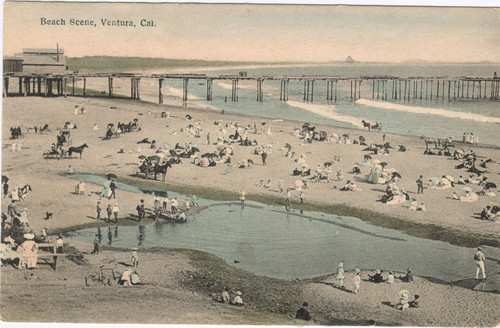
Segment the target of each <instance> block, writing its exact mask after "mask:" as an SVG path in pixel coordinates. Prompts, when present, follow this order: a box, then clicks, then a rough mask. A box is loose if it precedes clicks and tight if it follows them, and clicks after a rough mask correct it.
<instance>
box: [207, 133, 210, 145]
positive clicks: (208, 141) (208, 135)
mask: <svg viewBox="0 0 500 328" xmlns="http://www.w3.org/2000/svg"><path fill="white" fill-rule="evenodd" d="M207 145H210V132H208V133H207Z"/></svg>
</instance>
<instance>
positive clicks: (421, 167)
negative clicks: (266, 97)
mask: <svg viewBox="0 0 500 328" xmlns="http://www.w3.org/2000/svg"><path fill="white" fill-rule="evenodd" d="M76 105H78V106H80V107H81V106H83V107H85V109H86V113H85V114H83V115H82V114H80V113H78V114H77V115H75V111H74V108H75V106H76ZM161 112H168V115H167V116H168V117H167V118H163V117H161ZM186 115H190V116H191V117H192V119H191V120H187V119H186ZM135 118H137V119H138V120H139V124H140V126H141V131H139V132H132V133H123V134H122V135H121V136H120V137H118V138H112V139H109V140H102V139H103V137H104V135H105V132H106V125H107V124H108V123H114V124H117V123H118V122H119V121H120V122H129V121H132V120H134V119H135ZM219 120H221V121H219ZM216 121H217V122H219V123H218V124H217V125H215V124H214V122H216ZM65 122H71V123H73V124H76V126H77V128H76V129H72V130H71V138H70V142H71V146H79V145H82V144H84V143H85V144H87V145H88V148H87V149H85V150H84V151H83V154H82V159H79V157H78V155H74V158H71V159H44V158H43V156H42V154H43V153H44V152H45V151H47V150H49V149H50V145H51V144H52V143H53V142H56V136H57V135H58V133H59V131H60V130H61V129H62V127H63V125H64V123H65ZM262 122H266V126H268V125H269V123H270V122H271V120H268V119H266V120H265V121H264V120H262V119H261V118H258V117H251V116H244V115H235V114H229V113H227V112H226V113H224V114H222V113H220V112H218V111H214V110H213V109H210V110H207V109H203V108H192V107H176V106H172V105H169V104H166V105H162V106H159V105H155V104H148V103H141V102H136V101H127V100H116V99H113V100H110V99H105V98H79V97H68V98H62V97H61V98H38V97H18V98H4V99H3V129H2V131H3V135H2V141H3V144H2V174H3V175H6V176H8V178H9V185H10V187H11V188H12V187H15V186H18V187H21V186H24V185H26V184H29V185H30V186H31V188H32V192H30V193H28V194H27V197H26V199H25V200H24V201H23V202H24V205H25V206H26V207H27V208H28V213H29V220H30V221H29V222H30V228H31V229H32V230H33V232H34V233H35V234H37V233H39V232H40V231H41V229H42V228H44V227H45V228H47V229H48V231H49V233H50V232H54V231H55V230H56V229H62V228H70V227H73V226H77V225H82V224H93V223H96V220H95V215H96V213H95V207H96V203H97V201H98V200H99V195H98V194H99V193H100V192H101V189H102V186H101V185H96V184H92V183H86V191H85V195H84V196H80V195H76V194H75V193H74V189H75V184H76V183H77V182H78V181H77V180H75V179H74V178H73V177H72V176H71V175H68V174H67V172H68V166H69V165H71V166H72V167H73V169H74V171H75V172H84V173H93V174H98V175H106V174H109V173H113V174H115V175H116V176H117V177H118V178H124V179H136V181H142V182H144V181H145V180H144V179H143V178H142V177H135V176H133V172H134V171H135V170H136V169H137V167H138V156H140V155H144V156H152V155H155V154H157V153H156V150H157V149H150V148H149V144H138V143H137V142H138V141H140V140H143V139H144V138H148V139H149V140H150V141H151V140H156V143H157V145H158V147H162V145H163V144H164V143H168V144H169V145H170V146H171V147H174V146H175V145H176V144H177V143H178V144H179V145H182V146H184V145H185V144H187V143H190V142H192V143H193V144H194V145H196V147H197V148H199V150H200V154H204V153H209V152H213V151H215V149H216V147H217V146H216V145H214V143H216V142H217V135H218V133H219V132H220V129H221V128H224V129H226V130H227V132H228V133H227V134H228V135H229V134H232V133H234V131H235V129H236V128H235V127H234V124H235V123H237V124H238V126H240V127H247V126H250V127H253V126H254V124H255V125H256V126H257V127H258V129H257V133H256V134H255V133H254V131H253V129H250V130H249V131H248V132H247V133H248V137H249V139H250V140H254V139H255V140H256V141H257V143H258V145H267V146H268V149H269V150H270V151H269V152H268V156H267V159H266V162H267V165H262V160H261V156H259V155H256V154H254V153H253V151H254V149H255V148H256V147H253V146H250V147H247V146H240V145H239V144H237V143H234V144H232V145H231V146H232V147H233V152H234V155H233V156H232V172H231V173H230V174H226V165H224V164H218V165H216V166H215V167H200V166H196V165H194V164H192V162H191V161H192V159H182V163H181V164H174V165H173V166H172V168H170V169H169V170H168V172H167V177H166V183H168V184H169V185H175V186H179V188H181V189H182V187H183V186H188V187H189V186H191V187H198V188H212V189H211V190H221V191H226V192H233V193H235V195H236V193H238V192H240V191H241V190H244V191H245V193H246V194H247V197H248V198H249V199H252V197H264V198H266V197H267V198H268V199H269V201H270V202H274V203H281V202H282V203H283V204H284V202H285V198H286V191H285V192H280V191H279V188H278V181H279V180H283V187H284V189H285V190H286V189H287V188H294V187H296V180H298V179H304V180H308V179H309V177H297V176H293V175H292V171H293V170H294V169H296V168H302V167H303V166H302V164H301V163H302V162H304V164H307V167H308V168H310V169H311V171H314V169H315V168H316V167H317V166H318V165H321V166H323V164H324V163H325V162H333V164H332V173H331V174H330V179H331V181H330V182H328V183H325V182H313V181H308V187H307V189H304V190H303V194H304V196H305V203H306V205H307V206H309V208H311V207H312V208H313V207H314V206H318V207H320V206H323V207H324V206H329V205H332V206H333V205H342V206H347V207H350V208H355V209H361V210H365V211H372V212H374V213H380V214H383V215H386V216H390V217H393V218H395V219H399V220H403V221H405V222H411V223H417V224H423V225H430V226H433V227H437V228H446V229H451V230H454V231H458V232H461V233H465V234H467V233H474V236H475V238H479V239H476V240H482V239H481V238H484V240H488V241H489V243H491V245H498V240H499V237H500V225H499V223H498V221H497V222H495V221H487V220H480V219H478V216H479V213H480V212H481V210H482V209H483V208H484V207H485V206H487V205H490V204H491V203H492V202H498V196H497V195H494V196H493V195H491V196H487V195H485V196H480V197H479V199H478V200H477V201H476V202H471V203H466V202H460V201H457V200H453V199H452V194H453V192H454V191H456V192H457V194H459V195H460V196H462V195H464V194H465V192H464V191H463V190H462V186H456V187H454V188H450V189H431V188H429V186H428V184H427V182H428V180H429V179H430V178H432V177H442V176H443V175H451V176H452V177H453V178H454V179H455V181H456V180H457V179H458V177H459V176H460V175H463V176H464V177H468V175H469V173H468V172H465V170H463V169H462V170H458V169H455V166H456V165H458V164H460V162H458V161H456V160H454V159H453V157H448V156H429V155H424V154H423V152H424V150H425V144H424V142H423V141H422V140H420V139H417V138H411V137H406V136H399V135H391V134H387V133H384V132H383V131H382V132H379V131H366V130H365V131H363V130H352V129H343V128H337V127H329V126H316V129H317V130H323V131H326V132H327V134H328V135H332V134H333V133H334V134H336V135H337V136H342V135H344V134H348V135H349V139H350V140H359V137H360V136H363V137H364V138H365V140H366V144H367V145H370V144H372V143H373V144H383V143H385V142H389V143H390V144H391V145H392V146H393V147H394V149H391V151H390V154H388V155H374V154H371V153H368V152H366V151H363V149H364V148H366V146H361V145H359V144H342V143H336V142H329V141H325V142H318V141H313V142H312V143H310V144H309V143H305V144H304V143H303V142H302V139H300V137H299V136H297V135H294V132H295V129H296V128H299V129H300V128H301V126H302V124H303V123H304V122H292V121H275V122H272V127H271V133H270V134H269V133H268V132H269V131H267V130H265V131H264V133H261V132H262V129H261V127H262V126H263V125H262ZM44 124H48V126H49V129H50V131H48V132H43V133H36V134H35V133H34V131H33V130H30V131H29V132H27V133H26V131H27V130H26V127H30V126H35V125H36V126H43V125H44ZM95 124H97V130H95V129H94V128H93V127H94V125H95ZM226 124H228V126H227V127H226ZM189 125H193V126H199V127H200V128H201V129H202V133H201V137H200V138H196V137H195V136H194V135H193V134H192V133H191V132H190V131H189ZM15 126H22V127H23V128H22V129H23V133H24V136H23V138H21V139H16V140H12V139H10V127H15ZM207 133H210V136H211V140H210V144H208V142H207ZM384 138H385V140H384ZM226 139H227V136H226ZM13 142H16V143H18V142H20V143H22V149H21V150H20V151H13V150H12V143H13ZM286 144H289V145H290V146H291V148H292V150H293V151H294V152H295V153H296V158H295V159H297V161H296V160H295V159H294V158H290V157H286V156H285V154H286V152H287V149H286V147H285V145H286ZM399 145H404V146H405V147H406V149H407V151H405V152H399V151H398V149H397V148H398V146H399ZM121 148H122V149H123V152H119V150H120V149H121ZM458 148H464V149H465V150H468V149H472V150H473V151H474V152H475V153H476V155H477V157H478V159H484V160H486V159H488V158H491V159H492V161H491V162H489V163H488V168H487V170H488V171H489V173H487V176H488V181H490V182H493V183H496V184H497V185H498V183H500V179H499V175H498V172H500V168H499V161H500V149H497V148H492V147H482V146H481V145H479V146H470V145H462V144H461V143H458V144H455V146H454V148H452V151H453V150H454V149H458ZM301 154H302V159H303V160H299V157H300V155H301ZM366 154H370V155H371V157H372V159H371V161H374V160H378V161H379V162H385V163H387V165H386V167H385V168H384V170H388V171H390V170H391V169H392V170H394V171H397V172H398V173H399V174H400V175H401V177H402V178H401V179H399V181H397V185H398V187H399V188H403V189H404V190H406V191H407V192H408V194H409V197H410V198H416V200H417V201H418V203H419V204H420V203H422V202H423V203H425V206H426V208H427V210H426V211H413V210H410V209H409V207H410V201H406V202H404V203H401V204H393V205H389V204H384V203H382V202H380V201H377V200H379V199H380V197H381V196H382V195H383V194H384V191H385V188H386V186H385V185H384V184H370V183H368V181H367V176H368V174H369V173H370V166H361V165H359V166H358V167H359V168H360V170H361V174H358V175H355V174H349V173H348V172H350V171H351V170H352V168H353V167H354V166H355V165H356V163H362V162H364V161H365V159H364V155H366ZM334 158H337V159H338V158H340V161H334ZM249 159H251V160H252V161H253V162H254V165H252V166H251V167H250V168H244V169H239V168H238V167H237V166H238V163H242V162H243V161H244V160H246V161H247V160H249ZM339 170H342V172H343V178H342V181H338V180H337V178H336V173H337V172H338V171H339ZM419 175H423V176H424V181H425V189H424V193H423V194H417V185H416V183H415V180H416V179H417V178H418V177H419ZM269 179H271V180H272V182H271V186H270V187H269V188H265V187H262V186H259V182H260V181H261V180H264V181H268V180H269ZM347 180H351V181H353V182H355V183H356V185H357V187H358V188H360V189H361V191H359V192H352V191H347V192H344V191H340V189H341V188H342V187H343V186H344V185H345V183H346V181H347ZM158 184H161V182H158ZM468 186H469V187H470V188H471V189H472V190H473V191H474V192H478V191H480V190H482V187H481V186H478V185H477V184H470V185H468ZM495 192H496V190H495ZM214 196H216V195H214ZM299 196H300V191H298V190H293V191H291V200H292V202H293V203H294V205H293V206H297V204H298V203H300V199H299ZM141 198H144V199H145V201H146V204H148V205H149V207H152V203H153V196H146V195H140V194H135V193H131V192H126V191H123V190H117V192H116V199H113V200H108V199H105V198H104V199H102V200H101V202H102V205H103V206H102V207H103V208H105V206H106V205H107V204H108V203H110V204H111V203H113V204H114V203H118V204H119V207H120V217H125V216H130V215H131V214H135V213H136V206H137V204H138V203H139V200H140V199H141ZM234 200H235V201H237V197H236V196H235V199H234ZM9 203H10V199H9V198H7V197H3V198H2V212H4V213H6V212H7V206H8V204H9ZM283 206H284V205H283ZM47 211H48V212H51V213H53V215H52V218H51V219H49V220H44V219H43V218H44V217H45V213H46V212H47ZM441 237H443V236H441ZM446 239H447V238H446V236H444V237H443V238H442V240H446ZM66 243H67V245H66V247H69V248H70V249H72V250H73V251H74V252H75V254H79V258H80V260H78V261H77V260H72V259H71V258H63V259H61V262H60V263H59V265H58V266H59V268H58V270H57V271H52V270H51V269H49V268H48V267H47V266H41V268H40V269H35V270H32V271H23V270H16V269H14V268H12V267H3V268H2V277H1V279H2V280H1V283H2V296H1V305H2V311H1V315H2V319H3V320H5V321H19V320H26V321H42V322H51V321H56V322H101V323H132V322H136V323H171V324H175V323H193V324H266V325H273V324H286V325H302V324H304V323H305V322H304V321H300V320H296V319H294V315H295V311H296V310H297V309H298V308H299V307H300V305H301V303H302V302H303V301H307V302H309V310H310V312H311V315H312V318H313V321H312V322H311V323H312V324H320V325H338V324H359V325H368V324H370V323H372V321H371V320H373V321H374V322H375V323H376V324H380V325H394V326H396V325H407V326H496V325H497V324H498V322H499V319H500V312H499V311H498V310H495V308H496V307H495V306H492V304H498V302H499V295H498V294H492V293H485V292H479V291H473V290H469V289H466V288H462V287H457V286H450V285H446V284H439V283H436V282H432V281H430V280H428V279H426V278H421V277H416V279H415V281H414V282H413V283H411V284H405V283H402V282H400V281H396V283H395V284H392V285H389V284H373V283H368V282H365V281H362V287H361V292H360V293H359V294H357V295H356V294H352V293H350V292H349V293H347V292H346V291H345V290H343V289H339V288H335V287H334V286H332V284H333V283H334V281H335V279H334V277H333V275H331V276H325V277H322V278H321V279H319V278H318V279H313V280H304V281H279V280H273V279H270V278H269V279H268V278H266V279H268V280H266V279H264V278H261V277H257V276H254V275H252V274H249V273H246V272H239V271H238V269H235V268H233V267H230V266H228V265H227V264H224V263H222V262H220V261H216V260H212V257H207V259H206V260H205V261H207V262H210V263H212V265H213V266H214V269H213V270H220V272H228V275H227V279H228V281H231V282H232V283H231V285H230V286H227V287H229V288H231V290H232V291H236V290H241V291H242V293H243V298H244V299H245V301H246V305H245V306H244V307H234V306H230V305H227V304H220V303H217V302H214V301H213V300H212V297H211V294H212V293H214V292H218V291H220V290H221V288H222V284H224V279H226V277H219V276H217V277H215V275H213V274H212V273H213V272H212V273H211V272H207V270H208V269H207V266H202V265H200V264H199V263H200V261H198V262H197V261H195V260H194V258H196V256H199V255H193V253H190V252H187V253H186V252H183V251H176V250H141V251H140V257H141V260H142V259H143V260H144V263H145V264H144V266H142V265H141V267H140V274H141V280H142V281H144V282H145V283H146V284H145V285H144V286H134V287H130V288H124V287H121V286H107V287H94V288H86V287H85V286H84V284H83V278H82V277H83V276H84V275H85V274H86V273H88V272H90V271H92V270H94V269H95V266H96V265H98V264H99V263H101V264H106V265H108V266H113V267H115V269H116V270H118V271H120V270H124V269H125V268H126V267H127V266H126V265H124V263H128V262H129V260H130V252H129V251H126V250H113V249H105V250H104V251H103V253H102V254H99V255H90V254H88V253H90V251H91V250H92V245H90V244H83V243H76V242H71V241H66ZM463 244H467V242H466V241H464V242H463ZM468 245H469V246H479V245H478V244H474V242H473V245H470V244H468ZM75 256H76V255H75ZM193 273H194V274H193ZM370 274H372V272H370ZM193 275H194V276H196V277H197V278H193ZM367 276H368V272H362V279H366V278H367ZM235 277H236V278H238V277H241V279H236V278H235ZM352 278H353V273H352V272H348V273H347V274H346V280H345V281H346V287H347V289H348V291H350V289H351V287H352ZM471 278H472V274H471ZM214 281H215V282H217V284H212V285H211V284H210V283H213V282H214ZM218 283H220V285H219V284H218ZM266 286H271V287H269V288H268V287H266ZM279 288H286V290H290V293H287V292H286V291H284V292H283V291H281V292H279ZM403 288H404V289H408V290H409V291H410V293H411V294H412V295H414V294H419V295H421V296H422V298H423V300H422V306H421V307H420V308H418V309H410V310H409V311H398V310H396V309H394V308H393V306H392V305H394V304H395V303H396V302H397V295H398V291H399V290H400V289H403ZM19 289H22V290H24V291H26V292H22V293H19ZM102 291H105V292H104V293H102ZM123 299H128V300H133V299H137V300H140V301H137V302H136V301H133V302H127V303H124V302H123ZM49 300H50V302H51V303H52V304H53V306H51V307H49V308H48V307H47V306H46V305H45V304H44V302H48V301H49ZM471 300H473V301H471ZM271 303H272V304H271ZM18 304H24V305H25V306H26V307H28V308H29V309H31V311H30V312H29V313H30V314H26V313H25V312H24V309H23V311H21V309H20V308H18V307H17V305H18ZM82 308H83V309H85V311H82V310H81V309H82ZM165 309H168V311H167V310H165ZM87 310H88V311H87ZM132 310H133V312H132ZM132 314H133V315H132Z"/></svg>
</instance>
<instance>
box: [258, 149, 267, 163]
mask: <svg viewBox="0 0 500 328" xmlns="http://www.w3.org/2000/svg"><path fill="white" fill-rule="evenodd" d="M260 157H261V158H262V166H266V159H267V153H266V152H265V151H263V152H262V154H260Z"/></svg>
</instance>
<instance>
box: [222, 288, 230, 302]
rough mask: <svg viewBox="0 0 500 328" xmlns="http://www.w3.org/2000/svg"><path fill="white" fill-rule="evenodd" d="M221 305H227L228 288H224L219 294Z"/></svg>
mask: <svg viewBox="0 0 500 328" xmlns="http://www.w3.org/2000/svg"><path fill="white" fill-rule="evenodd" d="M221 300H222V303H229V288H227V287H226V288H225V289H224V291H223V292H222V294H221Z"/></svg>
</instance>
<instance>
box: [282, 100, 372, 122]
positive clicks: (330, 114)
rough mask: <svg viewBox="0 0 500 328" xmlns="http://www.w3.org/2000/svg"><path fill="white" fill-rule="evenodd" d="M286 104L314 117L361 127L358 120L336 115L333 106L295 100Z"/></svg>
mask: <svg viewBox="0 0 500 328" xmlns="http://www.w3.org/2000/svg"><path fill="white" fill-rule="evenodd" d="M286 104H287V105H289V106H292V107H296V108H300V109H304V110H307V111H308V112H311V113H314V114H316V115H321V116H324V117H327V118H331V119H332V120H335V121H339V122H344V123H349V124H352V125H354V126H356V127H360V128H362V127H363V125H362V124H361V121H360V119H359V118H357V117H353V116H347V115H341V114H338V113H336V112H335V106H331V105H318V104H311V103H303V102H299V101H295V100H288V101H287V103H286Z"/></svg>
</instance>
